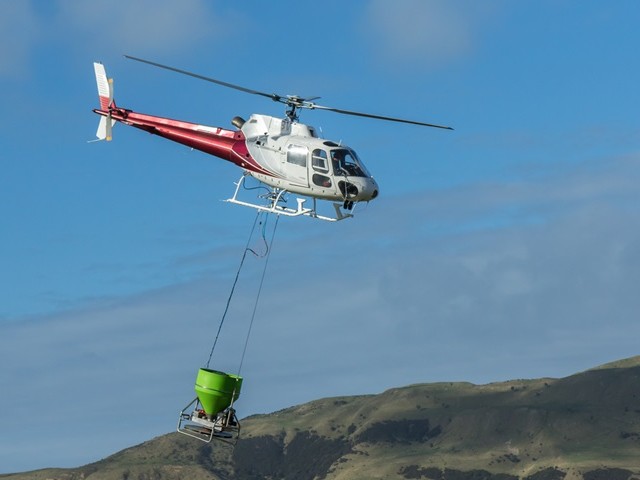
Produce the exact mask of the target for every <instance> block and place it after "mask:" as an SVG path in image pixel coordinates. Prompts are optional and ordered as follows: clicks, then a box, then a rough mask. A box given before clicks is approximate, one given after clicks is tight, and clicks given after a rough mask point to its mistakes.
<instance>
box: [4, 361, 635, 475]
mask: <svg viewBox="0 0 640 480" xmlns="http://www.w3.org/2000/svg"><path fill="white" fill-rule="evenodd" d="M242 427H243V428H242V433H243V435H242V439H241V440H240V441H239V442H238V445H237V446H236V448H235V449H232V448H230V447H228V446H226V445H222V444H217V443H215V444H212V445H209V444H203V443H201V442H198V441H196V440H193V439H190V438H188V437H185V436H183V435H179V434H177V433H171V434H168V435H164V436H161V437H158V438H155V439H153V440H150V441H148V442H145V443H143V444H141V445H138V446H135V447H132V448H129V449H126V450H123V451H121V452H119V453H116V454H115V455H113V456H111V457H108V458H106V459H104V460H102V461H100V462H97V463H94V464H90V465H86V466H84V467H79V468H76V469H46V470H40V471H36V472H29V473H20V474H14V475H0V478H10V479H12V480H21V479H51V480H54V479H55V480H57V479H65V480H75V479H90V480H100V479H104V480H115V479H131V480H133V479H139V480H145V479H158V480H164V479H167V480H168V479H192V480H199V479H203V480H204V479H238V480H248V479H291V480H293V479H296V480H305V479H309V480H312V479H314V478H315V479H323V478H326V479H328V480H354V479H425V480H483V479H487V480H489V479H491V480H493V479H495V480H516V479H527V480H562V479H565V480H577V479H583V478H584V479H585V480H630V479H635V480H639V479H640V357H634V358H631V359H626V360H622V361H619V362H615V363H611V364H607V365H603V366H601V367H598V368H595V369H592V370H588V371H586V372H582V373H578V374H576V375H572V376H570V377H566V378H562V379H551V378H545V379H538V380H513V381H509V382H502V383H493V384H488V385H473V384H471V383H453V382H452V383H433V384H420V385H410V386H407V387H402V388H394V389H391V390H388V391H386V392H384V393H381V394H379V395H364V396H354V397H336V398H327V399H322V400H317V401H314V402H310V403H306V404H304V405H299V406H296V407H292V408H288V409H285V410H281V411H278V412H274V413H271V414H268V415H255V416H252V417H248V418H246V419H244V420H243V422H242Z"/></svg>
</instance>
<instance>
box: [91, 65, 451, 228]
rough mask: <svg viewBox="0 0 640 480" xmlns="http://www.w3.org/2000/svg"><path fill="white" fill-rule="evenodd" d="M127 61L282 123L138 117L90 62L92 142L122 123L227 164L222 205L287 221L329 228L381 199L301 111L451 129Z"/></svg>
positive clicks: (358, 164) (351, 155)
mask: <svg viewBox="0 0 640 480" xmlns="http://www.w3.org/2000/svg"><path fill="white" fill-rule="evenodd" d="M125 57H126V58H128V59H130V60H135V61H137V62H141V63H145V64H148V65H152V66H154V67H158V68H162V69H165V70H169V71H173V72H176V73H180V74H183V75H187V76H191V77H194V78H197V79H200V80H204V81H207V82H211V83H214V84H217V85H220V86H223V87H227V88H231V89H235V90H238V91H241V92H244V93H248V94H252V95H258V96H262V97H266V98H268V99H271V100H273V101H275V102H279V103H282V104H284V105H285V106H286V111H285V117H284V118H277V117H272V116H269V115H263V114H252V115H251V116H250V117H249V119H248V120H245V119H243V118H242V117H239V116H236V117H234V118H233V119H232V120H231V124H232V125H233V126H234V127H235V130H230V129H225V128H222V127H213V126H207V125H200V124H197V123H191V122H185V121H180V120H174V119H170V118H165V117H158V116H154V115H148V114H144V113H138V112H134V111H133V110H129V109H126V108H122V107H120V106H118V105H116V102H115V100H114V98H113V79H112V78H108V77H107V74H106V71H105V67H104V65H103V64H102V63H97V62H96V63H94V71H95V76H96V83H97V87H98V96H99V100H100V108H97V109H94V110H93V111H94V112H95V113H97V114H98V115H100V116H101V118H100V122H99V124H98V130H97V132H96V137H97V140H95V141H99V140H106V141H110V140H111V139H112V129H113V126H114V125H115V123H116V122H120V123H123V124H125V125H130V126H132V127H135V128H138V129H141V130H144V131H146V132H148V133H151V134H154V135H159V136H161V137H164V138H167V139H169V140H172V141H174V142H178V143H181V144H183V145H186V146H188V147H190V148H192V149H195V150H200V151H202V152H205V153H208V154H210V155H214V156H216V157H218V158H221V159H223V160H227V161H229V162H232V163H233V164H235V165H237V166H238V167H240V168H241V169H242V170H243V173H242V176H241V177H240V179H239V180H238V182H236V183H235V185H236V188H235V191H234V193H233V196H232V197H231V198H229V199H227V200H226V201H227V202H231V203H234V204H238V205H243V206H247V207H251V208H254V209H257V210H259V211H266V212H270V213H275V214H278V215H286V216H292V217H296V216H308V217H312V218H317V219H320V220H326V221H332V222H335V221H339V220H344V219H345V218H350V217H353V210H354V206H355V205H356V204H357V203H359V202H369V201H371V200H374V199H375V198H376V197H377V196H378V195H379V193H380V189H379V186H378V183H377V182H376V180H375V179H374V178H373V176H372V175H371V174H370V173H369V171H368V170H367V168H366V167H365V165H364V163H363V162H362V161H361V160H360V158H359V157H358V155H357V154H356V152H355V150H353V149H352V148H350V147H348V146H346V145H343V144H342V143H341V142H334V141H331V140H326V139H323V138H320V136H319V135H318V130H317V129H316V128H315V127H312V126H310V125H305V124H303V123H300V122H299V115H298V111H299V110H300V109H309V110H325V111H330V112H335V113H340V114H344V115H352V116H358V117H366V118H372V119H377V120H386V121H391V122H400V123H408V124H413V125H419V126H425V127H434V128H439V129H445V130H453V129H452V128H451V127H447V126H443V125H436V124H431V123H424V122H417V121H413V120H406V119H401V118H394V117H387V116H382V115H374V114H369V113H363V112H356V111H351V110H344V109H339V108H333V107H327V106H323V105H319V104H317V103H315V102H314V101H315V100H317V99H318V98H320V97H311V98H303V97H300V96H298V95H279V94H276V93H266V92H262V91H258V90H253V89H250V88H246V87H243V86H240V85H235V84H232V83H228V82H224V81H221V80H217V79H215V78H212V77H207V76H204V75H199V74H197V73H193V72H189V71H186V70H182V69H179V68H175V67H171V66H168V65H163V64H160V63H156V62H152V61H149V60H144V59H142V58H137V57H132V56H130V55H125ZM248 177H252V178H254V179H256V180H257V181H258V182H259V183H260V184H262V186H264V187H265V189H266V193H264V194H262V195H259V198H260V199H261V202H262V203H257V201H255V200H247V199H241V198H239V194H240V192H241V190H240V189H241V188H243V189H244V190H251V189H253V188H252V187H248V186H247V185H245V180H246V179H247V178H248ZM254 188H255V187H254ZM289 194H296V195H300V196H302V198H300V197H297V198H296V202H297V204H296V205H294V206H292V207H290V206H287V200H288V195H289ZM307 199H311V200H312V203H313V205H312V206H311V207H306V206H305V205H304V203H305V201H306V200H307ZM318 200H327V201H330V202H332V203H333V207H334V211H335V214H334V215H331V216H329V214H320V213H319V212H318V203H317V201H318Z"/></svg>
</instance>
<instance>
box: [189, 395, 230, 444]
mask: <svg viewBox="0 0 640 480" xmlns="http://www.w3.org/2000/svg"><path fill="white" fill-rule="evenodd" d="M192 406H193V410H191V412H190V413H189V412H187V411H188V410H189V409H190V408H191V407H192ZM177 430H178V432H179V433H183V434H185V435H188V436H189V437H192V438H196V439H198V440H200V441H202V442H206V443H210V442H211V441H212V440H214V439H215V440H220V441H221V442H224V443H228V444H230V445H233V446H235V445H236V443H238V438H239V437H240V421H239V420H238V417H237V416H236V410H235V409H234V408H233V404H232V405H231V406H229V407H227V408H226V409H224V410H223V411H221V412H219V413H218V414H216V416H215V417H214V418H213V419H210V418H209V417H208V416H207V414H206V413H205V412H204V410H203V409H202V406H201V405H200V401H199V400H198V397H196V398H194V399H193V400H192V401H191V402H190V403H189V405H187V406H186V407H184V408H183V409H182V411H181V412H180V415H179V417H178V427H177Z"/></svg>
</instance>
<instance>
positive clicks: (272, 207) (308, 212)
mask: <svg viewBox="0 0 640 480" xmlns="http://www.w3.org/2000/svg"><path fill="white" fill-rule="evenodd" d="M245 177H246V175H242V177H240V180H238V182H237V183H235V186H236V190H235V192H234V193H233V197H231V198H228V199H227V200H225V202H230V203H235V204H236V205H242V206H244V207H251V208H254V209H256V210H259V211H261V212H268V213H275V214H276V215H286V216H287V217H299V216H303V215H304V216H307V217H311V218H317V219H319V220H325V221H327V222H338V221H340V220H344V219H345V218H351V217H353V214H352V213H344V212H343V211H342V210H341V207H342V205H340V204H339V203H333V208H334V210H335V212H336V215H335V217H328V216H326V215H320V214H319V213H318V212H317V209H316V199H315V198H313V199H312V200H313V208H305V207H304V202H305V201H306V199H304V198H299V197H298V198H296V202H297V203H298V205H297V208H295V209H294V208H289V207H287V206H285V205H282V203H285V201H286V200H285V198H284V195H285V194H287V193H289V192H287V190H282V189H279V188H272V189H271V192H270V193H269V194H267V195H264V196H262V198H264V199H265V200H266V204H263V205H259V204H255V203H250V202H247V201H244V200H239V199H238V192H239V191H240V187H241V186H243V184H244V179H245Z"/></svg>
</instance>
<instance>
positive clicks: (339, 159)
mask: <svg viewBox="0 0 640 480" xmlns="http://www.w3.org/2000/svg"><path fill="white" fill-rule="evenodd" d="M331 163H332V164H333V173H334V175H340V176H351V177H370V175H369V173H368V172H367V170H366V169H365V168H364V165H363V164H362V163H361V162H360V160H359V159H358V156H357V155H356V152H354V151H353V150H351V149H348V148H339V149H334V150H331Z"/></svg>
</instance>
